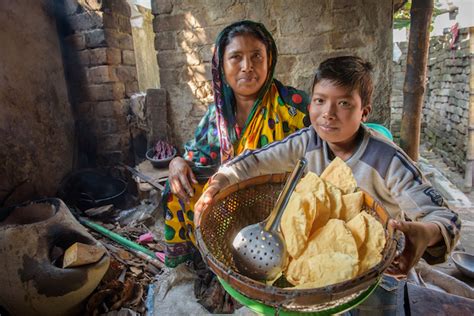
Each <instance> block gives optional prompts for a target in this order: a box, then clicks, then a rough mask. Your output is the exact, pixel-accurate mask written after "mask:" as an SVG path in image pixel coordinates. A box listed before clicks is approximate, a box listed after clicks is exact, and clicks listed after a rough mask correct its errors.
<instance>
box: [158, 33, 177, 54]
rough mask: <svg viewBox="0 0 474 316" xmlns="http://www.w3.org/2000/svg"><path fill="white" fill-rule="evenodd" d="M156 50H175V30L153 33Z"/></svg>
mask: <svg viewBox="0 0 474 316" xmlns="http://www.w3.org/2000/svg"><path fill="white" fill-rule="evenodd" d="M155 49H156V50H175V49H176V36H175V32H159V33H156V34H155Z"/></svg>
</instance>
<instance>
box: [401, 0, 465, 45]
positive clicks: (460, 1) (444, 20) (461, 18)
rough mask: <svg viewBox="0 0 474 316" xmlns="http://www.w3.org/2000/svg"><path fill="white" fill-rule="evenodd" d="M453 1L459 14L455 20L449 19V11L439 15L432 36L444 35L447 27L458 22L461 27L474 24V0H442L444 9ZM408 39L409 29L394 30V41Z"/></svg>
mask: <svg viewBox="0 0 474 316" xmlns="http://www.w3.org/2000/svg"><path fill="white" fill-rule="evenodd" d="M448 1H449V2H451V3H452V4H453V5H454V6H456V7H458V14H457V16H456V19H455V20H450V19H449V13H444V14H441V15H439V16H437V17H436V18H435V20H434V23H433V30H432V31H431V33H430V36H437V35H442V34H443V30H444V29H445V28H450V27H451V26H453V25H454V24H455V23H456V22H457V23H458V24H459V27H460V28H462V27H470V26H474V0H444V1H441V3H442V7H441V8H442V9H447V8H448V4H447V2H448ZM407 40H408V32H407V29H401V30H393V41H394V42H395V43H397V42H405V41H407Z"/></svg>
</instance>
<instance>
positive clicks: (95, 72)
mask: <svg viewBox="0 0 474 316" xmlns="http://www.w3.org/2000/svg"><path fill="white" fill-rule="evenodd" d="M87 78H88V81H89V82H91V83H108V82H116V81H118V78H117V75H116V72H115V68H114V67H113V66H96V67H91V68H89V69H88V71H87Z"/></svg>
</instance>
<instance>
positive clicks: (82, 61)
mask: <svg viewBox="0 0 474 316" xmlns="http://www.w3.org/2000/svg"><path fill="white" fill-rule="evenodd" d="M76 56H77V62H78V63H79V65H82V66H88V65H89V64H90V53H89V51H88V50H81V51H79V52H77V53H76ZM70 59H71V58H70Z"/></svg>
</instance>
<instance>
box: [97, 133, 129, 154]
mask: <svg viewBox="0 0 474 316" xmlns="http://www.w3.org/2000/svg"><path fill="white" fill-rule="evenodd" d="M122 138H123V137H122V136H121V135H115V134H112V135H110V134H109V135H102V136H101V137H99V138H98V140H97V143H98V145H99V146H100V147H101V150H102V151H114V150H118V149H121V146H122Z"/></svg>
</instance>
